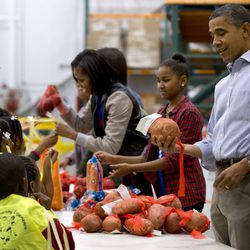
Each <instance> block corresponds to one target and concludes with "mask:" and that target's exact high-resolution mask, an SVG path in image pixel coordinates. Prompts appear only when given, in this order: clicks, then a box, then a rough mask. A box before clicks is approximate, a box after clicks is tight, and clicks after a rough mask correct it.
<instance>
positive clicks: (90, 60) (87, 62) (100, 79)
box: [71, 49, 115, 95]
mask: <svg viewBox="0 0 250 250" xmlns="http://www.w3.org/2000/svg"><path fill="white" fill-rule="evenodd" d="M71 68H72V72H73V69H75V68H79V69H81V71H82V72H83V73H85V74H87V75H88V76H89V78H90V81H91V85H92V94H94V95H103V94H105V93H107V92H109V90H110V89H111V87H112V85H113V83H114V82H115V79H114V75H115V73H114V70H113V69H112V68H111V67H110V66H109V64H108V63H107V62H106V60H105V58H104V57H103V56H101V55H100V54H98V53H97V51H95V50H91V49H86V50H84V51H82V52H81V53H79V54H78V55H77V56H76V57H75V59H74V60H73V61H72V62H71ZM73 77H74V78H75V76H74V72H73ZM75 80H77V79H76V78H75Z"/></svg>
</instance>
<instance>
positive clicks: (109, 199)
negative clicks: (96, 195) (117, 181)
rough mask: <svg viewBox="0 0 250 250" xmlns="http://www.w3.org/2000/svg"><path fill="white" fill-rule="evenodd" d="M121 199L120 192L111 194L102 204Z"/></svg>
mask: <svg viewBox="0 0 250 250" xmlns="http://www.w3.org/2000/svg"><path fill="white" fill-rule="evenodd" d="M119 199H121V196H120V194H119V193H118V192H111V193H109V194H107V195H106V196H105V198H104V199H103V201H102V202H103V203H104V204H107V203H110V202H113V201H116V200H119Z"/></svg>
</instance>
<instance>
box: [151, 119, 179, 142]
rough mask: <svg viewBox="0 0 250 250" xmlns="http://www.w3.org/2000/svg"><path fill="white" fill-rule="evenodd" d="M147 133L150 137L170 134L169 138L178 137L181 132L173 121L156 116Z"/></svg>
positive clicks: (165, 136)
mask: <svg viewBox="0 0 250 250" xmlns="http://www.w3.org/2000/svg"><path fill="white" fill-rule="evenodd" d="M149 133H150V134H151V137H154V136H156V137H158V136H159V135H160V136H163V137H164V138H167V137H168V136H170V137H171V138H173V139H174V138H176V137H180V135H181V132H180V129H179V127H178V125H177V123H176V122H175V121H173V120H172V119H169V118H158V119H156V120H155V121H154V122H153V124H152V125H151V126H150V127H149Z"/></svg>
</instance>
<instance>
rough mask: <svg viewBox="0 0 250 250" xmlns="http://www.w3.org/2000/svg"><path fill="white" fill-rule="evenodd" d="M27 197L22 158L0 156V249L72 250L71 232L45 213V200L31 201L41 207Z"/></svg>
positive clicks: (43, 198)
mask: <svg viewBox="0 0 250 250" xmlns="http://www.w3.org/2000/svg"><path fill="white" fill-rule="evenodd" d="M27 194H28V182H27V173H26V169H25V164H24V161H23V159H22V157H20V156H16V155H14V154H10V153H4V154H0V228H1V237H0V249H17V250H18V249H20V250H21V249H37V250H44V249H55V250H57V249H65V250H68V249H70V250H71V249H75V244H74V240H73V237H72V234H71V232H70V231H68V230H67V229H66V228H65V227H64V226H63V225H62V224H61V223H60V222H59V220H58V219H57V218H56V217H55V215H54V214H53V213H51V212H50V211H49V210H47V209H45V207H48V204H47V202H49V199H46V196H45V195H44V194H43V195H41V196H39V197H38V196H37V197H35V198H36V199H37V200H39V202H40V203H41V204H43V205H44V207H43V206H42V205H40V204H39V203H38V202H37V201H36V200H34V199H32V198H29V197H26V196H27ZM38 195H39V194H38ZM47 198H48V197H47Z"/></svg>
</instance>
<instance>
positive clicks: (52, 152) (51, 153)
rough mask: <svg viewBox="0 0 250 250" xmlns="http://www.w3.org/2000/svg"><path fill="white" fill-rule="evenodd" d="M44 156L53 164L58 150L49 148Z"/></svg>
mask: <svg viewBox="0 0 250 250" xmlns="http://www.w3.org/2000/svg"><path fill="white" fill-rule="evenodd" d="M46 158H48V159H50V160H51V161H52V164H54V163H55V162H56V160H57V159H58V151H56V150H55V149H52V148H51V149H50V150H49V153H48V155H47V157H46Z"/></svg>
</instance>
